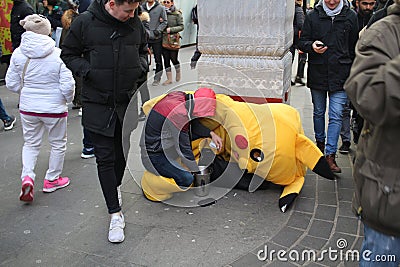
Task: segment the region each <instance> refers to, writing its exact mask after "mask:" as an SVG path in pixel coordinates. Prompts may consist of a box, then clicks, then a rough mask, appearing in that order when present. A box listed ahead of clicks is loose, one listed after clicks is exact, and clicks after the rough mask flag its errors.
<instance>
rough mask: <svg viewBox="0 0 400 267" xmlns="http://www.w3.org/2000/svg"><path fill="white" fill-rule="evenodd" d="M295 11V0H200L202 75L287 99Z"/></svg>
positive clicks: (245, 91) (239, 89)
mask: <svg viewBox="0 0 400 267" xmlns="http://www.w3.org/2000/svg"><path fill="white" fill-rule="evenodd" d="M293 14H294V1H293V0H245V1H235V0H198V16H199V27H200V28H199V49H200V51H201V52H202V56H201V58H200V60H199V65H198V71H199V80H201V81H207V82H211V83H218V84H221V85H223V86H225V87H227V88H228V89H229V90H232V91H233V92H235V93H236V94H238V95H241V96H246V97H260V96H262V97H264V98H270V99H275V100H282V101H283V102H286V101H285V93H286V92H288V90H289V88H290V78H291V62H292V56H291V54H290V52H289V48H290V46H291V44H292V41H293ZM238 74H239V75H238ZM221 93H227V92H221Z"/></svg>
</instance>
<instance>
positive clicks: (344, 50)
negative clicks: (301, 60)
mask: <svg viewBox="0 0 400 267" xmlns="http://www.w3.org/2000/svg"><path fill="white" fill-rule="evenodd" d="M357 40H358V22H357V15H356V13H355V12H354V11H353V10H351V9H350V7H349V4H348V2H347V1H345V0H335V1H331V0H320V1H319V2H318V4H317V5H316V6H315V8H314V9H313V10H312V11H310V12H309V13H308V14H307V15H306V18H305V21H304V25H303V31H302V33H301V36H300V41H299V49H300V50H302V51H303V52H306V53H307V54H308V70H307V74H308V75H307V86H308V87H309V88H310V89H311V97H312V102H313V122H314V133H315V139H316V141H317V146H318V147H319V148H320V149H321V151H322V152H323V153H324V152H325V155H326V160H327V162H328V164H329V166H330V168H331V170H332V171H333V172H336V173H340V172H341V169H340V168H339V167H338V166H337V163H336V160H335V156H336V151H337V143H338V139H339V133H340V129H341V126H342V112H343V108H344V106H345V104H346V102H347V95H346V92H345V91H344V89H343V85H344V83H345V81H346V79H347V77H348V76H349V74H350V68H351V64H352V62H353V59H354V57H355V45H356V42H357ZM327 96H329V113H328V114H329V122H328V130H327V132H325V112H326V99H327ZM325 139H326V146H325ZM325 148H326V151H325Z"/></svg>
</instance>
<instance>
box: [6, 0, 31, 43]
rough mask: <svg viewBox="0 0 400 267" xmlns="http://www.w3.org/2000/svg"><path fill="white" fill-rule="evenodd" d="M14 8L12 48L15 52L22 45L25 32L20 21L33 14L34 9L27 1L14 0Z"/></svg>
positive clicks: (12, 12) (11, 24) (12, 13)
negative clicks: (22, 36)
mask: <svg viewBox="0 0 400 267" xmlns="http://www.w3.org/2000/svg"><path fill="white" fill-rule="evenodd" d="M13 2H14V5H13V8H12V9H11V23H10V31H11V42H12V48H13V50H15V48H17V47H18V46H19V45H20V43H21V35H22V34H23V33H24V32H25V29H24V28H23V27H22V26H21V25H19V21H20V20H22V19H24V18H25V17H26V16H28V15H32V14H33V8H32V7H31V5H30V4H28V2H26V1H25V0H14V1H13Z"/></svg>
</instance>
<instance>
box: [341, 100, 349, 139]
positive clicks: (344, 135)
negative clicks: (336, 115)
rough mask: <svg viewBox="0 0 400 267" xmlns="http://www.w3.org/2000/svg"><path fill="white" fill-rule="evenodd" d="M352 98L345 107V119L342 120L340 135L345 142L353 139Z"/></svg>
mask: <svg viewBox="0 0 400 267" xmlns="http://www.w3.org/2000/svg"><path fill="white" fill-rule="evenodd" d="M350 113H351V107H350V100H347V102H346V105H345V107H344V109H343V120H342V129H341V130H340V137H341V138H342V143H343V142H350V141H351V133H350Z"/></svg>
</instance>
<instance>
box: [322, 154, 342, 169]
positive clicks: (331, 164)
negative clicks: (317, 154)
mask: <svg viewBox="0 0 400 267" xmlns="http://www.w3.org/2000/svg"><path fill="white" fill-rule="evenodd" d="M325 159H326V162H328V165H329V168H330V169H331V171H332V172H334V173H341V172H342V170H341V169H340V168H339V166H338V165H337V164H336V154H330V155H327V156H326V157H325Z"/></svg>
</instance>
